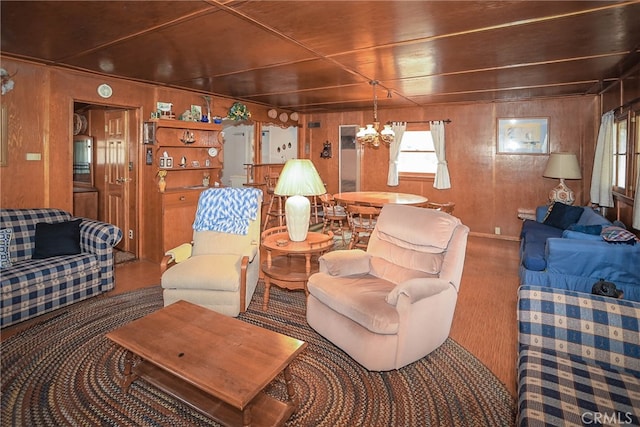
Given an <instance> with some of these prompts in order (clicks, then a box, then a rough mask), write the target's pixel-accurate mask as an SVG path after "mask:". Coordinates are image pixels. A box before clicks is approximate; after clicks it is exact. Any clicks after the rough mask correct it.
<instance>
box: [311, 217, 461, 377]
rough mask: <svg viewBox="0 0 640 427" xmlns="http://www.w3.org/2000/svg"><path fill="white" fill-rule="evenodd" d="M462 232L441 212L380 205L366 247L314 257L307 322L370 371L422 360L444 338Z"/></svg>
mask: <svg viewBox="0 0 640 427" xmlns="http://www.w3.org/2000/svg"><path fill="white" fill-rule="evenodd" d="M468 233H469V228H468V227H467V226H465V225H463V224H462V223H461V222H460V220H459V219H458V218H456V217H453V216H451V215H449V214H447V213H444V212H440V211H435V210H432V209H425V208H420V207H412V206H402V205H385V206H384V207H383V208H382V211H381V213H380V216H379V217H378V221H377V224H376V227H375V229H374V231H373V233H372V235H371V238H370V240H369V246H368V247H367V250H366V252H365V251H363V250H359V249H356V250H342V251H333V252H329V253H327V254H325V255H323V256H322V257H321V258H320V271H319V272H318V273H316V274H314V275H312V276H311V277H310V278H309V281H308V289H309V297H308V299H307V321H308V323H309V325H310V326H311V327H312V328H313V329H315V330H316V331H317V332H318V333H320V334H321V335H323V336H324V337H325V338H327V339H328V340H330V341H331V342H333V343H334V344H335V345H336V346H338V347H340V348H341V349H342V350H344V351H345V352H346V353H348V354H349V355H350V356H351V357H352V358H353V359H355V360H356V361H357V362H358V363H360V364H361V365H362V366H364V367H365V368H367V369H369V370H372V371H387V370H391V369H399V368H401V367H403V366H405V365H408V364H409V363H412V362H414V361H416V360H418V359H420V358H422V357H424V356H425V355H427V354H429V353H430V352H432V351H433V350H435V349H436V348H438V347H439V346H440V345H442V343H444V341H445V340H446V339H447V337H448V336H449V331H450V329H451V322H452V320H453V313H454V311H455V306H456V301H457V296H458V289H459V287H460V280H461V278H462V270H463V266H464V258H465V251H466V245H467V236H468Z"/></svg>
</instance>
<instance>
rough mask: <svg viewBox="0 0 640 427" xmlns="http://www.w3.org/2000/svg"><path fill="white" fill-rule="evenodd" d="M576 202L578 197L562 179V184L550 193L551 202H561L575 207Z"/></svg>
mask: <svg viewBox="0 0 640 427" xmlns="http://www.w3.org/2000/svg"><path fill="white" fill-rule="evenodd" d="M575 201H576V195H575V193H574V192H573V190H571V189H570V188H569V187H567V185H566V184H565V183H564V179H562V178H560V184H558V186H557V187H555V188H554V189H553V190H551V191H549V202H551V203H553V202H560V203H564V204H565V205H573V202H575Z"/></svg>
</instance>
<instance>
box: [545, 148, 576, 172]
mask: <svg viewBox="0 0 640 427" xmlns="http://www.w3.org/2000/svg"><path fill="white" fill-rule="evenodd" d="M542 176H544V177H547V178H561V179H581V178H582V173H580V165H579V164H578V158H577V157H576V155H575V154H573V153H560V152H557V153H551V154H550V155H549V161H548V162H547V167H546V169H545V170H544V173H543V174H542Z"/></svg>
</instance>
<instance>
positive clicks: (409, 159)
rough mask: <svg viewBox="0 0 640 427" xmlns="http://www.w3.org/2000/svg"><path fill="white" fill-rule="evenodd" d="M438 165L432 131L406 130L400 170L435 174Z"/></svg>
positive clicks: (401, 149) (401, 142)
mask: <svg viewBox="0 0 640 427" xmlns="http://www.w3.org/2000/svg"><path fill="white" fill-rule="evenodd" d="M437 166H438V158H437V156H436V152H435V148H434V146H433V139H432V138H431V132H430V131H428V130H419V131H405V132H404V134H403V136H402V141H400V155H399V156H398V172H411V173H426V174H435V173H436V168H437Z"/></svg>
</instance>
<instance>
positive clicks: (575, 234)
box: [562, 229, 602, 242]
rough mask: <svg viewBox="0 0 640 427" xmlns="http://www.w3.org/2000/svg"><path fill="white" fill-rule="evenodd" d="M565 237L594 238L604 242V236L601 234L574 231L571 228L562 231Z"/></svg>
mask: <svg viewBox="0 0 640 427" xmlns="http://www.w3.org/2000/svg"><path fill="white" fill-rule="evenodd" d="M562 237H563V238H564V239H576V240H593V241H598V242H602V236H600V234H591V233H583V232H580V231H574V230H571V229H567V230H564V231H563V232H562Z"/></svg>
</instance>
